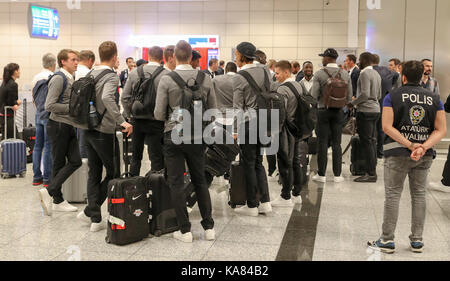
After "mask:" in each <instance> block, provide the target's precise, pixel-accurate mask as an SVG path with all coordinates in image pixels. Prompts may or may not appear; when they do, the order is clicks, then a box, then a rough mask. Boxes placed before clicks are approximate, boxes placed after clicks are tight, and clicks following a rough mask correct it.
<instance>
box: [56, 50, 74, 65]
mask: <svg viewBox="0 0 450 281" xmlns="http://www.w3.org/2000/svg"><path fill="white" fill-rule="evenodd" d="M69 54H75V55H77V56H78V53H77V52H76V51H74V50H71V49H62V50H61V51H59V53H58V57H57V59H58V66H59V67H60V68H62V67H63V63H62V61H63V60H68V59H69Z"/></svg>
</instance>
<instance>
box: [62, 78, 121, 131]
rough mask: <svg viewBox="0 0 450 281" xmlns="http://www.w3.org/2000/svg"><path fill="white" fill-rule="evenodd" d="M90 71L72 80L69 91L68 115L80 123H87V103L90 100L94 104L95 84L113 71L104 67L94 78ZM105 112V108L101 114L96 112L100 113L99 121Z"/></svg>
mask: <svg viewBox="0 0 450 281" xmlns="http://www.w3.org/2000/svg"><path fill="white" fill-rule="evenodd" d="M91 73H92V71H90V72H89V73H88V74H87V75H86V76H85V77H83V78H80V79H79V80H77V81H75V82H73V84H72V91H71V93H70V100H69V116H70V117H72V118H73V119H74V120H75V122H76V123H78V124H82V125H89V109H90V104H89V103H90V102H91V101H92V102H93V103H94V106H96V95H95V84H97V82H98V81H100V79H102V78H103V76H105V75H107V74H110V73H115V72H114V71H113V70H111V69H105V70H103V71H102V72H101V73H99V74H98V76H97V77H96V78H94V76H93V75H92V74H91ZM105 113H106V109H105V111H104V112H103V114H102V115H100V114H98V113H97V114H98V115H100V116H99V117H100V118H99V120H100V122H101V119H102V118H103V116H104V115H105ZM100 122H99V123H100ZM89 127H90V128H89V129H93V128H91V126H89Z"/></svg>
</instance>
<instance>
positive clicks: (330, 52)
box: [319, 48, 339, 59]
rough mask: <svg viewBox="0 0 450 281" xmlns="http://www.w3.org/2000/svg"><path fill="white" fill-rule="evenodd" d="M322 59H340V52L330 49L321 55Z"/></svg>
mask: <svg viewBox="0 0 450 281" xmlns="http://www.w3.org/2000/svg"><path fill="white" fill-rule="evenodd" d="M319 56H320V57H330V58H333V59H337V58H338V57H339V54H338V52H337V51H336V50H335V49H333V48H328V49H326V50H325V52H323V54H319Z"/></svg>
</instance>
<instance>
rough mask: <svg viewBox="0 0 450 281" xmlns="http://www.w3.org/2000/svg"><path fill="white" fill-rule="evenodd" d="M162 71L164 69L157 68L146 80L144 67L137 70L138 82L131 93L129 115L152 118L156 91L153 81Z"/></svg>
mask: <svg viewBox="0 0 450 281" xmlns="http://www.w3.org/2000/svg"><path fill="white" fill-rule="evenodd" d="M163 71H164V67H162V66H159V67H158V68H156V69H155V71H154V72H153V73H151V74H150V77H148V78H146V77H145V74H144V65H141V66H139V67H138V68H137V73H138V75H139V80H138V83H137V84H136V85H135V86H134V88H133V92H132V93H131V113H132V114H133V115H134V116H138V115H147V114H150V115H151V116H152V117H154V115H153V112H154V111H155V105H156V90H157V89H156V87H155V79H156V77H158V75H159V74H161V72H163Z"/></svg>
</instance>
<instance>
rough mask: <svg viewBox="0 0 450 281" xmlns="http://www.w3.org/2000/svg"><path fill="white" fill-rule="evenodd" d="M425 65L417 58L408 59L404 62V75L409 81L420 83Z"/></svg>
mask: <svg viewBox="0 0 450 281" xmlns="http://www.w3.org/2000/svg"><path fill="white" fill-rule="evenodd" d="M423 71H424V67H423V63H422V62H420V61H416V60H411V61H407V62H405V63H404V64H403V68H402V75H405V76H406V79H407V80H408V83H412V84H417V85H418V84H420V80H421V79H422V75H423Z"/></svg>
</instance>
